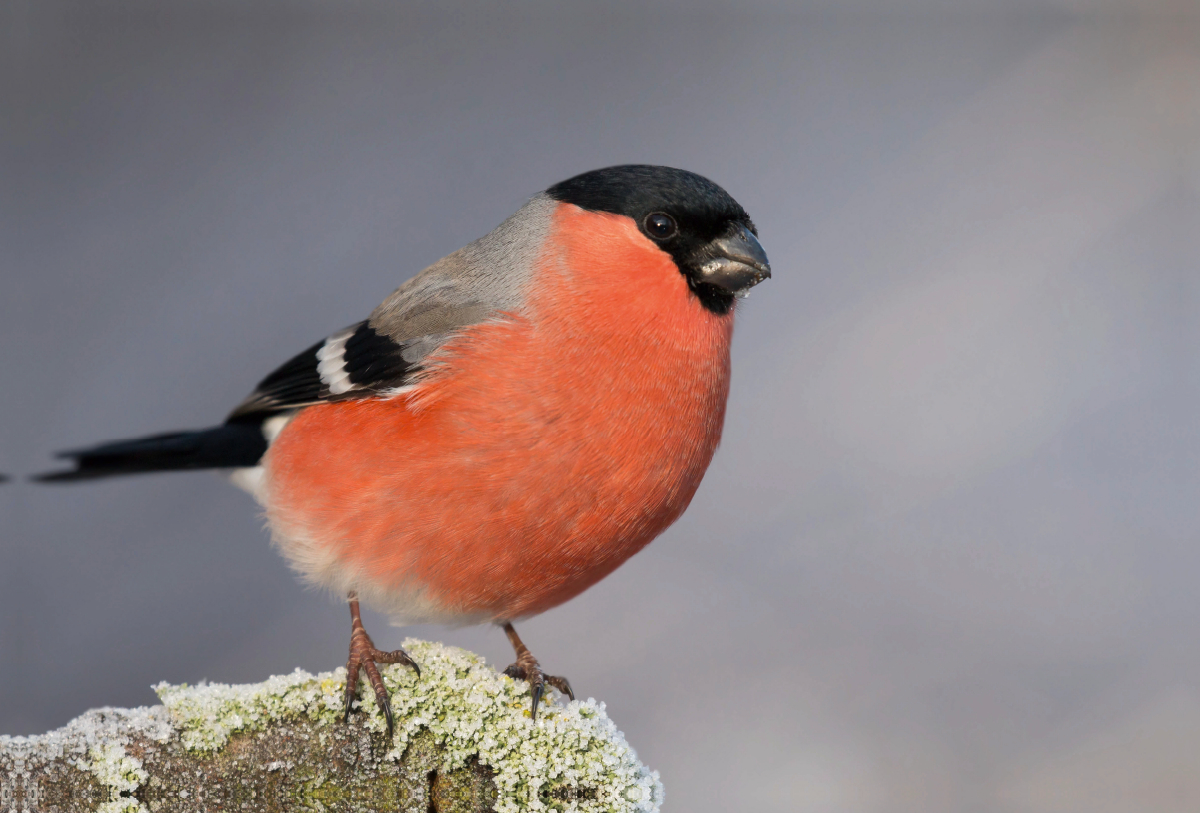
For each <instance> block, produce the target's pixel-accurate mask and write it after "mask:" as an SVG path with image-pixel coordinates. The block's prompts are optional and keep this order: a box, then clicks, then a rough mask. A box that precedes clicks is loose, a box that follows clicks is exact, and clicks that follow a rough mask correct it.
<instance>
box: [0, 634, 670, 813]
mask: <svg viewBox="0 0 1200 813" xmlns="http://www.w3.org/2000/svg"><path fill="white" fill-rule="evenodd" d="M405 648H406V649H407V650H408V651H409V652H410V653H411V654H412V655H413V657H414V658H415V659H416V660H417V661H418V662H419V663H420V664H421V670H422V677H421V678H420V679H417V678H416V676H415V675H414V674H413V673H412V671H411V670H407V669H405V668H403V667H400V666H396V667H391V668H386V669H384V670H383V671H384V681H385V683H386V684H387V686H388V689H389V691H390V692H391V693H392V698H393V711H394V713H395V718H396V732H395V735H394V737H393V738H392V739H391V740H390V741H389V740H388V738H387V734H386V731H385V729H384V724H383V722H382V717H381V715H380V714H378V710H377V709H376V707H375V703H374V698H373V696H372V693H371V692H370V691H366V692H362V693H361V694H363V695H364V699H363V701H362V708H361V709H360V710H359V713H358V714H356V715H354V716H353V717H352V718H351V722H350V724H349V725H346V724H344V723H342V722H341V696H342V689H343V687H344V685H345V670H342V669H339V670H337V671H334V672H326V673H322V674H319V675H310V674H308V673H305V672H301V671H299V670H297V671H296V672H294V673H293V674H291V675H287V676H284V677H273V678H270V679H269V680H267V681H264V682H263V683H258V684H251V685H245V686H225V685H219V684H202V685H200V686H195V687H188V686H169V685H167V684H160V685H158V686H156V687H155V689H156V690H157V691H158V695H159V697H160V699H162V701H163V705H161V706H154V707H152V708H140V709H130V710H124V709H98V710H93V711H90V712H88V713H87V714H85V715H83V716H82V717H79V718H77V719H75V720H73V721H71V722H70V723H69V724H67V726H65V727H64V728H61V729H59V730H57V731H53V732H50V733H49V734H45V735H42V736H38V737H0V810H3V811H10V810H12V811H20V813H25V811H30V813H33V812H34V811H51V810H58V811H63V812H64V813H66V811H84V810H87V811H101V813H170V812H171V811H177V810H178V811H196V810H206V811H216V810H230V811H289V813H290V812H291V811H303V810H313V811H322V810H346V811H357V810H363V811H368V810H369V811H414V812H415V813H429V811H437V813H446V812H447V811H454V813H467V811H487V810H496V811H501V813H515V812H516V811H523V810H531V811H534V810H558V811H563V812H564V813H567V811H579V812H580V813H588V812H590V811H597V813H598V811H614V813H650V811H657V810H658V808H659V806H660V805H661V802H662V796H663V794H662V785H661V784H660V783H659V781H658V776H657V774H656V773H653V772H651V771H649V770H648V769H647V768H646V766H644V765H642V764H641V763H640V762H639V761H638V760H637V756H636V754H634V752H633V750H632V749H631V748H630V747H629V746H628V744H627V743H626V742H625V739H624V737H623V736H622V735H621V732H620V731H618V730H617V729H616V727H615V726H614V725H613V723H612V722H611V721H610V720H609V719H608V717H607V716H606V715H605V713H604V707H603V704H599V703H596V702H595V701H594V700H588V701H586V702H571V703H568V704H566V705H565V706H564V705H559V704H557V703H555V702H553V701H551V702H549V703H544V704H543V705H542V707H541V708H540V709H539V712H538V719H537V722H536V723H535V722H534V721H533V720H531V719H530V717H529V712H528V707H529V693H528V688H527V687H526V685H525V684H524V683H523V682H519V681H513V680H512V679H511V678H508V677H506V676H504V675H500V674H497V673H496V672H495V671H493V670H492V669H491V668H489V667H488V666H487V665H486V664H485V663H484V662H483V659H482V658H480V657H478V656H476V655H472V654H471V653H469V652H465V651H463V650H460V649H455V648H452V647H445V646H441V645H439V644H431V643H425V642H422V641H413V640H409V641H406V642H405Z"/></svg>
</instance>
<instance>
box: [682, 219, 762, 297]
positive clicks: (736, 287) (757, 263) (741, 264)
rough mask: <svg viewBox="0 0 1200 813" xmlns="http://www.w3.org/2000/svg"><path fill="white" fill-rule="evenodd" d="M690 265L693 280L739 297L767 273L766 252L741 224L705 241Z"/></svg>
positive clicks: (751, 233)
mask: <svg viewBox="0 0 1200 813" xmlns="http://www.w3.org/2000/svg"><path fill="white" fill-rule="evenodd" d="M694 267H695V269H696V270H695V275H694V276H695V279H696V281H697V282H703V283H707V284H708V285H715V286H717V287H718V288H721V289H723V290H726V291H728V292H729V293H731V294H733V295H734V296H739V297H741V296H745V295H746V294H747V292H749V290H750V289H751V288H753V287H754V286H755V285H757V284H758V283H760V282H762V281H763V280H764V279H766V278H767V277H769V276H771V264H770V263H769V262H768V261H767V252H765V251H763V247H762V244H761V243H759V242H758V238H757V237H755V236H754V234H753V232H751V231H750V230H749V229H748V228H746V227H745V226H738V228H737V230H736V231H735V232H733V233H732V234H729V235H726V236H725V237H718V238H717V239H716V240H713V241H712V242H711V243H709V244H708V245H706V246H705V247H704V248H703V249H702V250H701V252H700V256H699V257H697V262H696V264H695V266H694Z"/></svg>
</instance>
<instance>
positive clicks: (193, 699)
mask: <svg viewBox="0 0 1200 813" xmlns="http://www.w3.org/2000/svg"><path fill="white" fill-rule="evenodd" d="M404 646H405V649H407V650H408V652H409V653H410V654H411V655H412V656H413V658H414V660H416V661H417V662H418V663H420V664H421V677H420V678H419V679H418V678H417V677H416V674H415V673H414V672H413V671H412V670H411V669H408V668H406V667H403V666H400V665H395V666H391V667H385V668H384V669H382V670H381V671H382V672H383V676H384V682H385V684H386V685H387V688H388V691H389V692H390V694H391V698H392V700H391V702H392V711H393V713H394V716H395V721H396V731H395V738H394V740H393V751H392V752H391V756H392V757H395V758H400V757H401V756H402V755H403V753H404V751H405V748H406V747H407V746H408V744H409V742H410V741H411V740H412V739H413V738H414V737H415V736H416V735H417V734H418V733H420V732H422V731H428V732H429V733H430V734H431V735H432V736H433V737H434V738H435V740H436V743H437V745H438V746H439V754H440V757H439V758H440V759H441V765H440V766H439V770H443V771H452V770H456V769H458V768H461V767H463V766H464V765H465V764H466V763H467V761H468V759H470V758H471V757H477V758H478V759H479V761H480V762H482V763H483V764H485V765H487V766H489V767H490V768H491V769H492V770H494V771H495V777H494V781H495V784H496V789H497V791H498V799H497V802H496V810H497V811H498V813H516V812H517V811H526V810H528V811H542V810H558V811H562V812H563V813H571V811H578V812H579V813H592V812H593V811H594V812H595V813H600V811H605V813H651V812H652V811H657V810H658V809H659V807H660V806H661V804H662V799H663V790H662V784H661V783H660V782H659V779H658V774H657V772H654V771H650V770H649V769H648V768H646V766H645V765H643V764H642V763H641V762H639V761H638V759H637V755H636V753H635V752H634V751H633V749H632V748H631V747H630V746H629V744H628V743H626V742H625V737H624V735H622V734H621V732H620V731H618V730H617V727H616V726H615V725H614V724H613V722H612V721H611V720H609V719H608V716H607V715H606V714H605V712H604V704H603V703H597V702H596V701H595V700H593V699H590V698H589V699H588V700H586V701H572V702H570V703H567V704H566V705H560V704H558V703H556V702H555V701H554V699H553V698H550V697H547V698H545V699H544V700H543V703H542V705H541V707H540V708H539V709H538V718H537V721H536V722H534V721H533V720H532V719H531V718H530V715H529V688H528V685H527V684H526V683H525V682H523V681H514V680H513V679H512V678H509V677H507V676H505V675H502V674H499V673H497V672H496V671H494V670H493V669H491V668H490V667H489V666H488V665H487V664H486V663H485V662H484V660H483V659H482V658H481V657H479V656H477V655H474V654H472V653H470V652H466V651H464V650H461V649H458V648H456V647H447V646H443V645H441V644H435V643H429V642H425V641H417V640H413V639H409V640H408V641H405V643H404ZM345 674H346V673H345V669H337V670H335V671H333V672H323V673H321V674H319V675H315V676H314V675H310V674H308V673H306V672H302V671H300V670H297V671H295V672H293V673H292V674H290V675H286V676H281V677H273V678H270V679H269V680H267V681H265V682H263V683H259V684H253V685H245V686H226V685H219V684H202V685H200V686H195V687H188V686H171V685H168V684H165V683H164V684H159V685H158V686H156V687H155V690H156V691H157V692H158V696H159V697H160V698H161V699H162V701H163V705H165V706H166V707H167V709H168V711H169V712H170V714H171V717H172V719H173V720H174V722H175V723H176V725H177V726H178V727H179V729H180V732H181V735H182V739H183V743H184V744H185V745H186V746H187V747H188V748H190V749H194V750H201V751H211V750H216V749H219V748H221V747H222V746H223V745H224V744H225V742H226V741H227V740H228V738H229V736H230V734H232V733H234V732H238V731H253V730H257V729H261V728H263V727H264V726H266V725H267V724H268V723H270V722H271V721H272V720H276V719H279V718H282V717H288V716H304V717H308V718H310V719H313V720H315V721H317V722H319V723H322V724H336V723H338V721H339V720H340V718H341V712H342V692H343V689H344V687H345ZM359 694H360V696H361V697H362V701H361V706H362V708H361V712H362V713H361V714H358V715H356V716H355V717H354V718H352V719H353V721H354V722H353V724H354V725H363V726H367V727H368V728H369V729H370V730H372V731H375V732H382V731H384V730H385V723H384V719H383V715H382V714H380V713H379V710H378V708H377V706H376V704H375V698H374V696H373V693H372V692H371V691H370V690H369V689H368V688H367V687H366V686H365V684H364V686H363V687H362V690H361V691H360V693H359Z"/></svg>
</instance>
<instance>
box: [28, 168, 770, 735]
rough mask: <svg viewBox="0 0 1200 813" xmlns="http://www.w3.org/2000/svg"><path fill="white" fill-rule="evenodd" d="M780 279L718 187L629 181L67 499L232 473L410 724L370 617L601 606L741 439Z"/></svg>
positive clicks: (563, 189)
mask: <svg viewBox="0 0 1200 813" xmlns="http://www.w3.org/2000/svg"><path fill="white" fill-rule="evenodd" d="M770 275H771V270H770V266H769V265H768V262H767V256H766V254H765V252H764V251H763V248H762V246H761V245H760V244H759V241H758V238H757V230H756V229H755V226H754V224H753V222H752V221H751V220H750V217H749V216H748V215H747V214H746V212H745V210H744V209H743V208H742V207H741V206H740V205H739V204H738V203H737V201H735V200H734V199H733V198H732V197H730V196H729V194H728V193H726V192H725V190H724V189H722V188H721V187H719V186H717V185H716V184H715V183H713V182H712V181H710V180H708V179H706V178H703V177H701V176H699V175H696V174H694V173H691V172H686V171H684V170H680V169H673V168H670V167H661V166H644V165H627V166H615V167H608V168H606V169H598V170H595V171H592V172H586V173H584V174H582V175H578V176H576V177H574V178H571V179H569V180H566V181H563V182H561V183H558V184H555V185H554V186H551V187H550V188H549V189H547V190H546V191H545V192H542V193H540V194H538V195H536V196H534V197H533V198H532V199H531V200H530V201H529V202H528V203H526V204H525V205H524V206H522V207H521V208H520V209H519V210H517V212H516V213H515V214H514V215H512V216H511V217H509V218H508V219H507V220H505V221H504V222H503V223H501V224H500V225H499V226H497V227H496V228H495V229H494V230H493V231H491V232H490V233H488V234H486V235H484V236H483V237H481V238H479V239H478V240H476V241H475V242H473V243H470V244H469V245H467V246H465V247H464V248H461V249H459V250H458V251H455V252H454V253H453V254H450V255H448V256H446V257H444V258H443V259H441V260H439V261H437V262H436V263H434V264H433V265H431V266H429V267H428V268H426V269H425V270H424V271H422V272H421V273H419V274H417V275H416V276H415V277H413V278H412V279H410V280H409V281H408V282H406V283H404V284H403V285H401V286H400V287H399V288H397V289H396V290H395V291H394V292H393V293H392V294H391V295H390V296H388V297H387V298H386V299H385V300H383V302H382V304H380V305H379V307H377V308H375V310H374V311H373V312H372V313H371V315H370V316H369V317H367V318H366V319H364V320H363V321H361V322H356V323H355V324H353V325H350V326H349V327H346V328H344V329H342V330H339V331H337V332H335V333H333V334H331V335H329V336H328V337H326V338H324V339H322V340H321V341H319V342H317V343H316V344H314V345H313V346H312V347H309V348H308V349H307V350H305V351H304V352H302V353H300V354H299V355H297V356H296V357H295V358H293V359H292V360H291V361H289V362H287V363H286V364H284V365H283V366H282V367H280V368H279V369H277V370H275V372H273V373H271V374H270V375H268V376H267V377H266V378H264V379H263V380H262V382H261V383H259V385H258V387H257V388H256V389H255V390H254V391H253V392H252V393H251V394H250V395H249V397H247V398H246V399H245V400H244V401H242V402H241V404H239V405H238V406H237V407H236V408H235V409H234V410H233V412H231V413H230V414H229V417H228V418H226V419H225V422H224V423H222V424H221V425H220V426H216V427H213V428H210V429H202V430H198V431H190V432H172V433H169V434H161V435H154V436H150V437H143V438H137V439H133V440H122V441H115V442H111V443H105V444H101V445H99V446H95V447H92V448H87V449H81V450H75V451H69V452H63V453H61V454H60V457H63V458H67V459H70V460H72V461H73V463H74V468H73V469H71V470H66V471H57V472H51V473H48V474H43V475H40V476H39V477H38V478H37V479H40V480H42V481H47V482H67V481H79V480H88V479H92V478H98V477H109V476H114V475H125V474H136V473H141V472H155V471H174V470H190V469H224V470H227V472H228V473H229V475H230V477H231V479H232V480H233V482H234V483H236V484H237V485H239V486H241V487H242V488H244V489H246V490H247V491H249V492H250V493H251V494H252V495H253V496H254V497H255V499H256V500H257V501H258V502H259V503H260V504H261V505H262V506H263V508H264V510H265V513H266V518H267V520H268V524H269V526H270V529H271V533H272V537H273V539H274V542H275V544H276V545H277V546H278V548H279V550H280V551H281V552H282V553H283V555H284V557H286V559H287V560H288V562H289V563H290V564H291V566H292V567H293V568H294V569H295V570H296V571H298V572H299V574H300V575H301V576H302V577H303V578H304V579H305V580H306V581H308V582H311V583H312V584H315V585H319V586H321V587H323V588H326V589H328V590H331V591H334V592H335V593H336V594H338V595H340V596H346V597H347V599H348V601H349V605H350V615H351V637H350V655H349V660H348V663H347V680H346V690H345V703H346V705H345V713H346V718H347V720H348V719H349V716H350V713H351V710H352V708H353V707H354V702H355V697H356V693H357V688H358V678H359V672H360V670H362V671H364V672H365V673H366V676H367V679H368V680H369V682H370V684H371V686H372V688H373V690H374V692H375V695H376V697H377V699H378V701H379V706H380V708H381V709H382V710H383V712H384V714H385V715H386V717H387V723H388V730H389V733H390V731H391V729H392V712H391V708H390V705H389V703H388V694H387V691H386V689H385V687H384V684H383V681H382V679H381V678H380V675H379V670H378V667H377V664H379V663H403V664H407V665H409V666H411V667H412V668H413V669H416V670H417V674H418V675H419V674H420V669H419V667H418V665H417V664H416V663H415V662H414V661H413V660H412V659H411V658H409V656H408V654H407V653H406V652H404V651H403V650H399V649H398V650H395V651H393V652H383V651H380V650H378V649H376V648H375V645H374V643H373V642H372V640H371V638H370V636H369V635H367V632H366V630H365V629H364V627H363V623H362V619H361V617H360V613H359V602H360V601H362V602H365V603H366V604H368V605H369V606H371V607H373V608H375V609H378V610H380V611H382V612H384V613H386V614H388V615H389V616H390V617H391V618H392V619H393V621H394V622H395V623H397V624H413V623H419V622H421V623H423V622H442V623H452V624H465V623H480V622H491V623H495V624H498V625H500V626H501V627H503V629H504V631H505V633H506V634H507V636H508V638H509V640H510V642H511V643H512V646H513V649H514V651H515V654H516V662H515V663H514V664H513V665H512V666H510V667H508V669H507V670H506V673H507V674H508V675H510V676H511V677H513V678H516V679H521V680H525V681H528V683H529V686H530V692H531V697H532V701H531V705H532V709H531V712H532V715H533V716H534V717H536V715H537V708H538V702H539V700H540V699H541V697H542V695H543V692H544V691H545V687H546V686H547V685H549V686H553V687H555V688H557V689H558V690H559V691H561V692H563V693H564V694H566V695H568V696H570V697H572V698H573V697H574V694H573V693H572V691H571V686H570V684H569V683H568V682H567V680H566V679H565V678H561V677H557V676H553V675H547V674H545V673H543V671H542V669H541V667H540V665H539V663H538V661H537V659H535V658H534V657H533V655H532V654H531V653H530V651H529V649H527V648H526V646H525V645H524V644H523V643H522V642H521V639H520V638H519V637H518V636H517V633H516V630H515V629H514V628H513V622H514V621H517V620H520V619H523V618H528V617H530V616H533V615H536V614H538V613H541V612H543V611H544V610H548V609H550V608H551V607H554V606H556V605H558V604H561V603H562V602H564V601H566V600H567V599H570V598H572V597H573V596H576V595H578V594H579V593H580V592H582V591H583V590H585V589H586V588H588V587H589V586H591V585H592V584H595V583H596V582H597V581H599V580H600V579H602V578H604V576H606V575H608V574H609V573H611V572H612V571H613V570H614V569H615V568H616V567H617V566H618V565H620V564H621V563H622V562H624V561H625V560H626V559H628V558H629V557H630V556H632V555H633V554H635V553H637V552H638V551H639V550H641V549H642V547H644V546H645V545H646V544H647V543H649V542H650V540H652V539H654V538H655V537H656V536H658V535H659V534H661V533H662V532H663V531H664V530H665V529H666V528H667V527H668V526H669V525H671V523H673V522H674V521H675V520H676V519H678V518H679V516H680V515H681V514H682V513H683V511H684V509H685V508H687V506H688V503H689V502H690V501H691V499H692V496H693V495H694V494H695V493H696V489H697V487H698V486H699V485H700V480H701V478H702V477H703V476H704V472H705V470H706V469H707V468H708V465H709V462H710V461H711V460H712V457H713V453H714V452H715V450H716V448H717V443H718V441H719V440H720V437H721V426H722V423H723V421H724V417H725V402H726V398H727V396H728V394H729V372H730V370H729V364H730V362H729V346H730V340H731V338H732V335H733V318H734V312H735V310H736V304H737V300H738V299H739V298H741V297H744V296H745V295H746V292H747V291H748V290H749V289H750V288H751V287H752V286H754V285H756V284H758V283H759V282H761V281H762V280H764V279H766V278H767V277H769V276H770Z"/></svg>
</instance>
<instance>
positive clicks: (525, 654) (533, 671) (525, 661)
mask: <svg viewBox="0 0 1200 813" xmlns="http://www.w3.org/2000/svg"><path fill="white" fill-rule="evenodd" d="M502 626H503V627H504V634H505V635H507V636H508V642H509V643H510V644H512V645H513V650H515V651H516V653H517V662H516V663H514V664H513V665H512V666H510V667H508V668H507V669H505V670H504V674H506V675H508V676H509V677H510V678H519V679H521V680H524V681H528V683H529V693H530V695H532V696H533V708H532V710H531V711H530V716H531V717H532V718H533V719H534V720H536V719H537V710H538V703H540V702H541V700H542V694H543V692H545V691H546V684H547V683H549V684H550V685H551V686H553V687H554V688H556V689H558V690H559V691H560V692H562V693H563V694H565V695H566V696H567V697H569V698H571V699H572V700H574V699H575V692H573V691H571V683H570V681H568V680H567V679H566V678H565V677H557V676H555V675H547V674H546V673H545V672H543V671H542V667H541V665H540V664H539V663H538V662H537V658H535V657H533V653H532V652H530V651H529V647H527V646H525V644H524V643H522V642H521V637H520V636H519V635H517V631H516V630H515V629H513V625H512V624H510V623H508V622H507V621H506V622H505V623H504V624H503V625H502Z"/></svg>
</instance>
